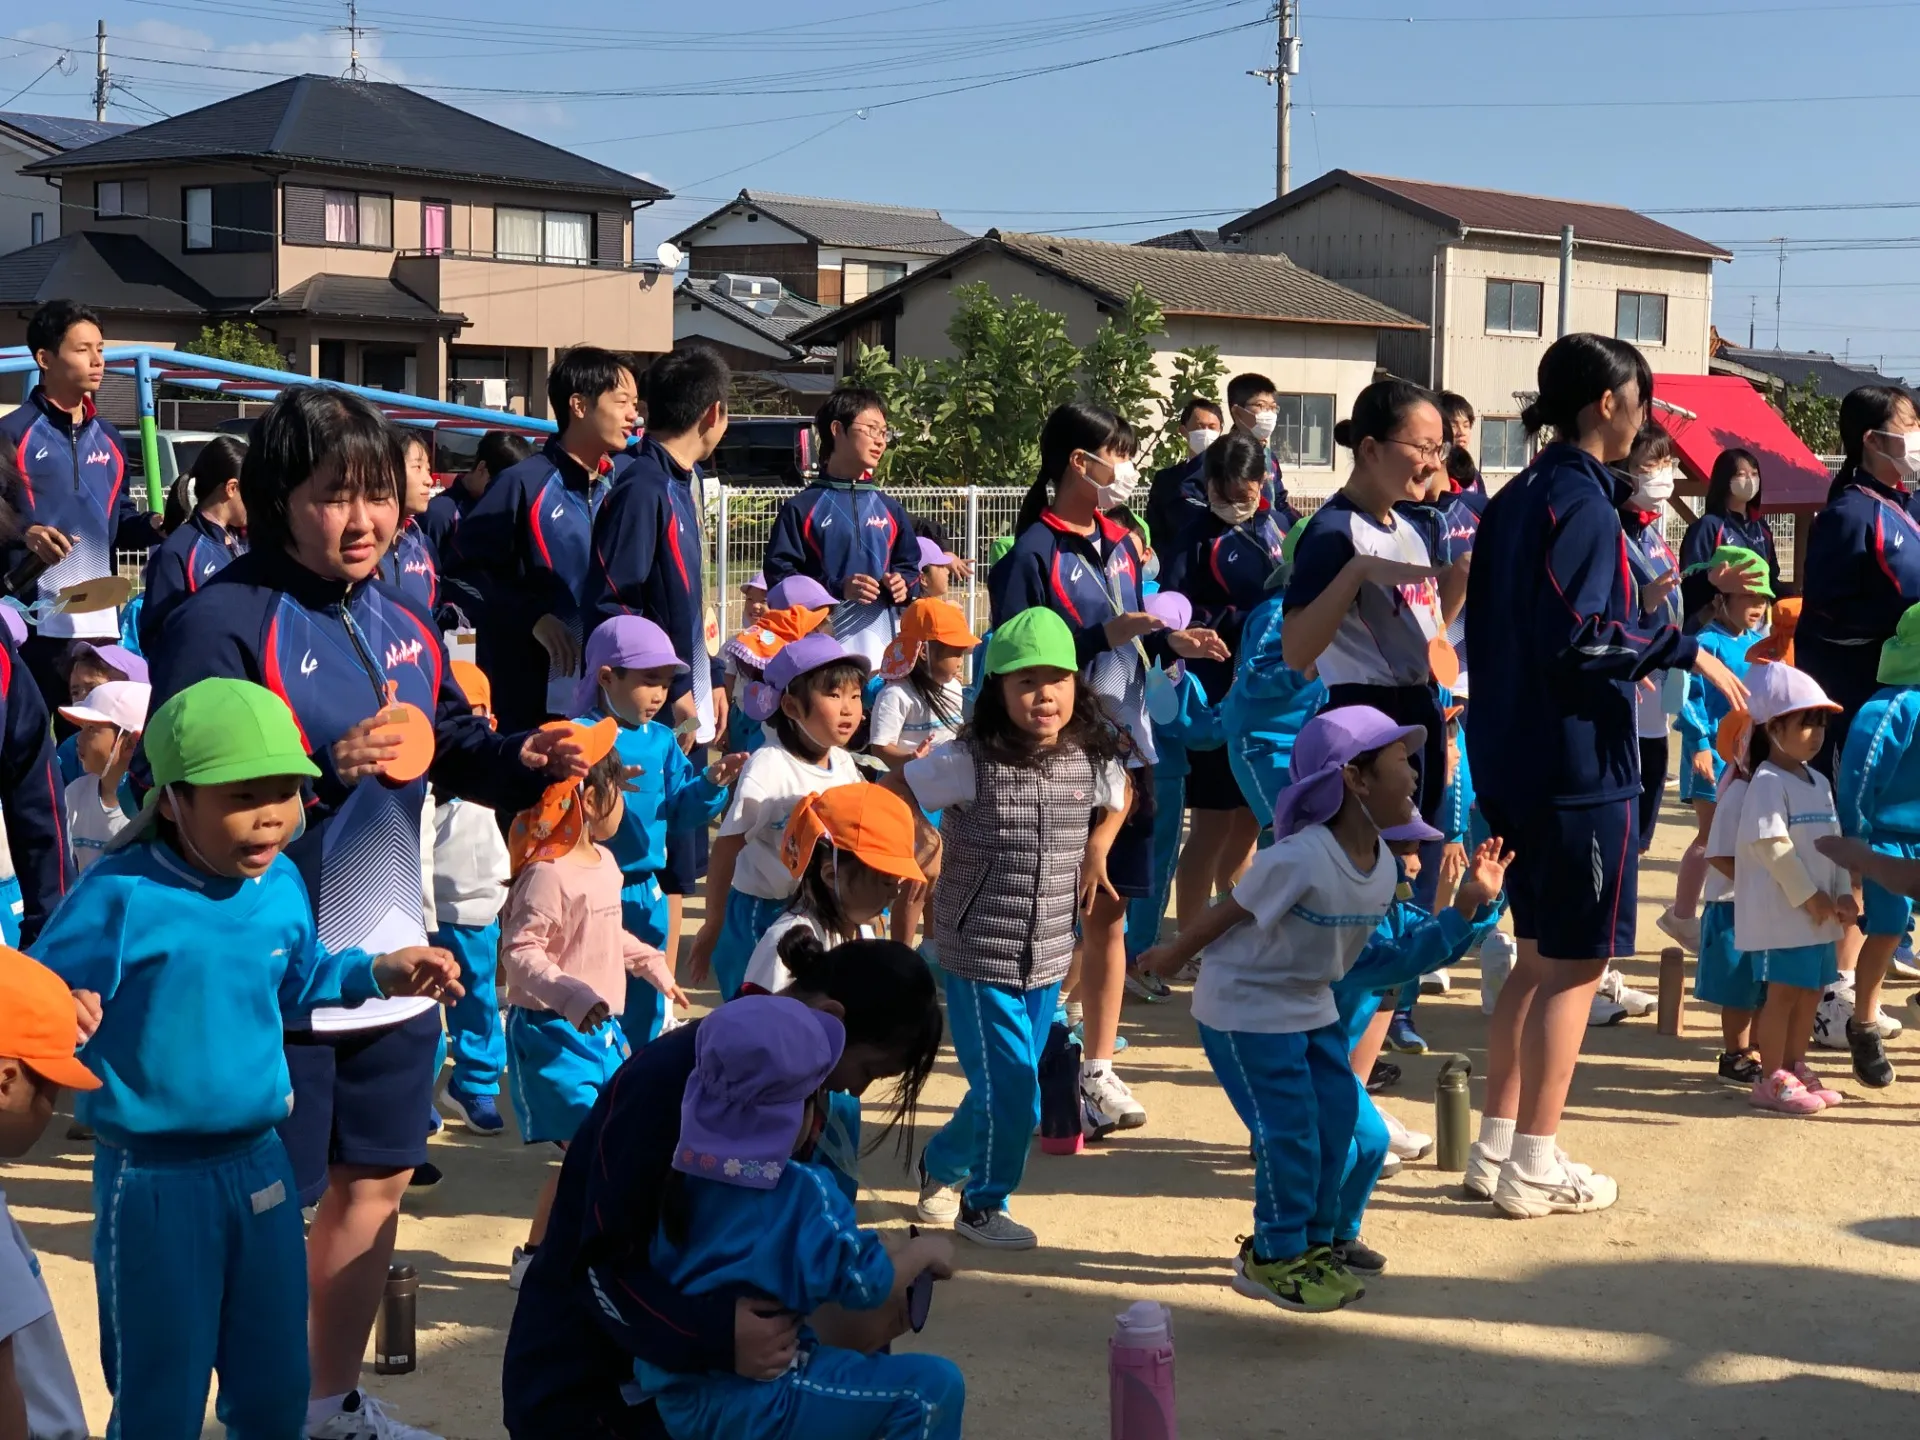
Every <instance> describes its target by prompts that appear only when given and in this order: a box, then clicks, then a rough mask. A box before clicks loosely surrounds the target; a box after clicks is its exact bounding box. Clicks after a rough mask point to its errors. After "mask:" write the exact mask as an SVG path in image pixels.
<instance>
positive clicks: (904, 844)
mask: <svg viewBox="0 0 1920 1440" xmlns="http://www.w3.org/2000/svg"><path fill="white" fill-rule="evenodd" d="M822 840H825V841H826V842H827V843H828V844H829V845H831V846H832V847H833V848H834V849H836V850H845V851H846V852H847V853H848V854H850V855H852V856H853V857H854V858H856V859H857V860H859V861H860V862H861V863H862V864H864V865H867V866H868V867H870V868H871V869H874V870H878V871H879V872H880V873H881V874H883V875H897V876H899V877H900V878H901V879H902V880H914V881H923V880H925V879H926V878H927V877H926V872H924V871H923V870H921V868H920V864H919V862H918V861H917V860H915V859H914V858H913V812H912V811H911V810H909V809H908V808H907V802H906V801H904V800H902V799H901V798H900V797H899V796H898V795H896V794H894V793H893V792H892V791H891V790H888V789H885V788H883V787H882V786H879V785H869V784H867V783H866V782H865V781H862V782H860V783H859V784H855V785H836V786H835V787H834V788H833V789H831V790H823V791H819V792H817V793H815V794H812V795H809V796H807V797H806V798H805V799H804V800H802V801H801V802H800V803H799V804H798V805H796V806H794V809H793V814H792V815H791V816H789V817H788V819H787V828H786V832H785V833H784V834H783V835H782V836H781V837H780V858H781V860H782V861H784V862H785V864H786V867H787V869H788V870H790V871H792V872H793V873H794V874H795V875H803V874H805V873H806V869H807V866H808V865H809V864H810V863H811V862H812V860H813V852H814V848H815V847H816V846H817V845H819V843H820V842H821V841H822Z"/></svg>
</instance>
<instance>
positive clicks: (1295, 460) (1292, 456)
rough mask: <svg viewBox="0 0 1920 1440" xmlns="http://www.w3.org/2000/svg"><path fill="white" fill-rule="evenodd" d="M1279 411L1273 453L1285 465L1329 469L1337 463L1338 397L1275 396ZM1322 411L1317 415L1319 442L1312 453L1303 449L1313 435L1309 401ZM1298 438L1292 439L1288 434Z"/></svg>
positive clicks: (1314, 395)
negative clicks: (1310, 425) (1334, 427)
mask: <svg viewBox="0 0 1920 1440" xmlns="http://www.w3.org/2000/svg"><path fill="white" fill-rule="evenodd" d="M1273 398H1274V400H1275V401H1276V402H1277V405H1278V408H1279V413H1278V414H1277V415H1276V416H1275V418H1274V426H1273V442H1272V443H1273V454H1274V458H1275V459H1276V460H1278V461H1279V462H1280V464H1281V466H1282V468H1284V467H1286V466H1288V465H1295V466H1301V467H1306V468H1312V469H1329V468H1331V467H1332V465H1333V425H1334V417H1335V415H1337V414H1338V413H1339V400H1338V397H1336V396H1333V395H1322V394H1316V393H1312V392H1307V393H1302V394H1294V395H1285V394H1282V395H1275V396H1274V397H1273ZM1309 402H1313V408H1314V409H1315V410H1316V411H1318V412H1319V413H1318V414H1317V415H1315V416H1314V417H1313V420H1314V421H1315V423H1316V424H1317V428H1318V439H1319V443H1318V445H1317V446H1316V447H1315V449H1314V451H1313V452H1312V453H1311V454H1309V453H1307V452H1306V451H1305V449H1304V448H1303V447H1304V445H1305V443H1306V441H1307V440H1308V438H1309V435H1310V432H1309V430H1308V415H1307V407H1308V403H1309ZM1289 435H1291V436H1293V437H1295V439H1294V441H1293V442H1291V443H1290V442H1289V441H1288V440H1287V438H1286V437H1288V436H1289Z"/></svg>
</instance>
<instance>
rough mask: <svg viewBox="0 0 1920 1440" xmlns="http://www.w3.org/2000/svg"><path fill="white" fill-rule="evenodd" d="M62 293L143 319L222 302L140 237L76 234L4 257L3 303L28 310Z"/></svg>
mask: <svg viewBox="0 0 1920 1440" xmlns="http://www.w3.org/2000/svg"><path fill="white" fill-rule="evenodd" d="M63 295H78V296H80V297H81V298H83V299H84V300H85V301H86V302H87V304H89V305H91V306H93V307H94V308H95V309H97V310H106V311H118V312H132V313H135V314H143V315H201V314H206V313H207V312H208V311H210V310H213V309H215V308H218V307H219V304H220V302H219V301H217V300H216V299H214V297H213V296H212V295H210V294H209V293H208V292H207V291H206V289H205V288H204V287H202V286H201V284H200V283H199V282H198V281H197V280H194V279H193V278H192V277H191V276H189V275H187V274H186V273H185V272H184V271H182V270H181V269H180V267H179V266H177V265H175V264H174V263H173V262H172V261H171V260H168V259H167V258H166V257H165V256H163V255H162V254H161V253H160V252H159V251H158V250H155V249H154V248H153V247H152V246H151V245H149V244H147V242H146V241H144V240H142V239H140V237H139V236H137V235H115V234H111V233H108V232H105V231H95V230H75V231H72V232H70V233H69V234H66V235H62V236H59V237H58V238H57V239H53V240H48V241H46V242H45V243H44V244H40V245H29V246H28V247H27V248H26V249H24V250H15V251H13V252H12V253H10V254H6V255H0V305H4V306H7V307H9V308H12V307H16V306H17V307H19V308H21V309H25V308H27V307H29V306H35V305H39V304H41V303H43V302H45V301H48V300H53V299H57V298H59V297H60V296H63Z"/></svg>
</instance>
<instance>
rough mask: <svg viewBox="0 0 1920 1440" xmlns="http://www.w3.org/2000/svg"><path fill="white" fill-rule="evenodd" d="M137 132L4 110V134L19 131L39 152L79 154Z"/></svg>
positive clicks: (0, 126)
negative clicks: (98, 143) (83, 148)
mask: <svg viewBox="0 0 1920 1440" xmlns="http://www.w3.org/2000/svg"><path fill="white" fill-rule="evenodd" d="M134 128H136V127H134V126H132V125H116V124H113V123H112V122H110V121H106V120H76V119H74V118H73V117H72V116H70V115H29V114H27V113H26V112H24V111H20V110H0V131H4V130H13V131H17V132H18V133H19V134H21V135H22V136H24V137H25V138H26V139H27V140H28V141H30V142H34V143H37V145H38V146H39V148H41V149H44V150H51V151H59V150H77V149H79V148H80V147H81V146H82V145H91V144H93V142H94V141H96V140H105V139H106V138H107V137H108V136H111V135H124V134H125V133H126V132H127V131H129V130H132V129H134Z"/></svg>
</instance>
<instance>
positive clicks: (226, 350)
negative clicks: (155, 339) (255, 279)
mask: <svg viewBox="0 0 1920 1440" xmlns="http://www.w3.org/2000/svg"><path fill="white" fill-rule="evenodd" d="M180 348H181V349H182V350H183V351H185V352H186V353H187V354H189V355H207V356H211V357H212V358H213V359H215V360H231V361H233V362H234V364H236V365H254V366H258V367H259V368H260V369H262V370H284V369H286V368H287V362H286V357H285V356H283V355H282V354H281V353H280V351H279V350H278V349H277V348H276V347H275V345H274V343H273V342H272V341H271V340H269V339H267V337H266V336H264V335H262V334H261V333H260V331H259V330H258V329H256V328H255V327H254V326H252V325H249V324H247V323H246V321H244V320H222V321H221V322H220V323H219V324H218V325H202V326H201V327H200V333H199V335H198V336H196V337H195V338H194V339H192V340H189V341H187V343H186V344H184V345H182V346H181V347H180Z"/></svg>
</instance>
